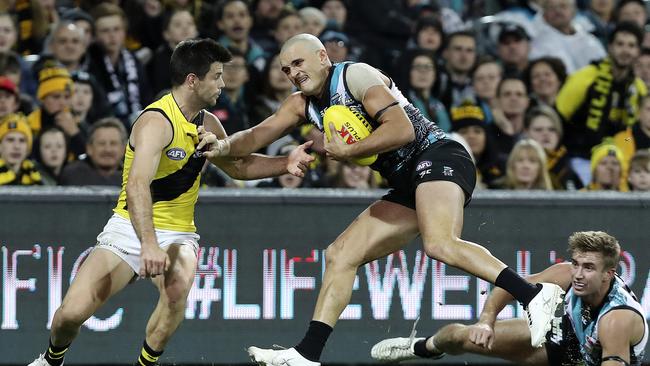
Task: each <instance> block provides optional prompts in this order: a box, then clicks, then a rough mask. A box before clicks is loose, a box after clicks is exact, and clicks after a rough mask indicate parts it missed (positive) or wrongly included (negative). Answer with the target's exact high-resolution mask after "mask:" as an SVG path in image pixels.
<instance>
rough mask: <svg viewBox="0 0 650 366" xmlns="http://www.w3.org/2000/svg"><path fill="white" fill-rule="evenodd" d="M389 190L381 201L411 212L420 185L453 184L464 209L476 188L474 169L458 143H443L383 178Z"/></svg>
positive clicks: (436, 143) (468, 156)
mask: <svg viewBox="0 0 650 366" xmlns="http://www.w3.org/2000/svg"><path fill="white" fill-rule="evenodd" d="M386 179H387V180H388V185H389V186H390V187H391V188H392V189H391V190H390V191H389V192H388V193H387V194H386V195H384V196H383V197H382V198H381V199H382V200H385V201H390V202H394V203H397V204H400V205H402V206H406V207H409V208H412V209H414V210H415V189H416V188H417V186H418V185H419V184H420V183H424V182H430V181H438V180H444V181H448V182H454V183H456V184H457V185H458V186H459V187H460V188H461V189H462V190H463V192H465V206H467V204H469V202H470V201H471V199H472V192H474V186H475V185H476V166H475V165H474V162H473V161H472V158H471V156H470V155H469V153H468V152H467V150H465V148H464V147H463V145H461V144H460V143H458V142H456V141H454V140H449V139H444V140H440V141H437V142H435V143H433V144H431V146H429V147H428V148H426V149H425V150H424V151H422V152H421V153H420V154H419V155H417V156H416V157H415V158H414V159H412V161H410V162H409V163H408V165H407V166H404V167H402V168H401V169H399V170H398V171H396V172H395V173H393V174H392V175H391V176H389V177H386Z"/></svg>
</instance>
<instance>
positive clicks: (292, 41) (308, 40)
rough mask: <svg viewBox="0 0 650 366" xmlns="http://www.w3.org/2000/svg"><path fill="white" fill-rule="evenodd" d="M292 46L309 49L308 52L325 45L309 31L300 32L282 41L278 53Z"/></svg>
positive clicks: (322, 48)
mask: <svg viewBox="0 0 650 366" xmlns="http://www.w3.org/2000/svg"><path fill="white" fill-rule="evenodd" d="M293 46H296V47H298V46H299V47H301V48H302V49H303V50H304V51H309V52H311V51H318V50H324V49H325V46H323V43H322V42H321V41H320V39H318V38H316V37H315V36H312V35H311V34H309V33H301V34H297V35H295V36H293V37H291V38H289V39H288V40H287V41H286V42H284V44H283V45H282V50H281V51H280V53H285V52H286V51H287V50H289V49H290V48H292V47H293Z"/></svg>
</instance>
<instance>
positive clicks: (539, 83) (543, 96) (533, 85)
mask: <svg viewBox="0 0 650 366" xmlns="http://www.w3.org/2000/svg"><path fill="white" fill-rule="evenodd" d="M523 77H524V83H525V84H526V88H527V89H528V90H530V98H531V105H547V106H551V107H552V106H554V105H555V98H557V95H558V93H559V92H560V88H561V87H562V84H564V81H565V80H566V77H567V75H566V69H565V68H564V64H563V63H562V61H561V60H560V59H559V58H555V57H541V58H538V59H535V60H532V61H531V62H530V63H529V64H528V67H527V68H526V70H525V71H524V75H523Z"/></svg>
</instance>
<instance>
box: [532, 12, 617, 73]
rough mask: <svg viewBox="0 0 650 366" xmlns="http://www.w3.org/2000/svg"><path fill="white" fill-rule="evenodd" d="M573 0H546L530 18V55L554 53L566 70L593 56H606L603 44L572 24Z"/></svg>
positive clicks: (533, 57)
mask: <svg viewBox="0 0 650 366" xmlns="http://www.w3.org/2000/svg"><path fill="white" fill-rule="evenodd" d="M575 14H576V4H575V0H546V1H544V2H543V3H542V15H541V16H540V15H538V16H536V18H535V20H534V22H533V28H534V32H535V34H534V36H533V40H532V44H531V48H530V58H531V59H535V58H539V57H542V56H554V57H557V58H559V59H560V60H562V62H563V63H564V66H566V69H567V72H569V73H573V72H574V71H576V70H578V69H581V68H583V67H585V66H587V65H589V63H590V62H592V61H594V60H599V59H601V58H603V57H605V49H604V48H603V45H602V44H601V43H600V42H599V41H598V39H597V38H596V37H594V36H593V35H592V34H590V33H587V32H586V31H585V30H583V29H582V28H581V27H574V26H573V24H572V20H573V17H574V16H575Z"/></svg>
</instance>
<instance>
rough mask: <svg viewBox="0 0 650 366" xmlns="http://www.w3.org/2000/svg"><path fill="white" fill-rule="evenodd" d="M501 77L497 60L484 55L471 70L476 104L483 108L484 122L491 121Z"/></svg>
mask: <svg viewBox="0 0 650 366" xmlns="http://www.w3.org/2000/svg"><path fill="white" fill-rule="evenodd" d="M502 77H503V69H502V67H501V65H499V63H498V62H496V61H495V60H494V59H492V58H491V57H488V56H485V57H482V58H481V59H479V61H478V63H477V64H476V67H475V68H474V71H473V72H472V87H473V88H474V92H475V93H476V99H477V103H478V105H479V106H480V107H481V108H482V109H483V113H484V114H485V122H486V123H487V124H491V123H492V122H493V119H494V118H493V117H492V108H494V107H496V106H497V88H498V87H499V83H500V82H501V78H502Z"/></svg>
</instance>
